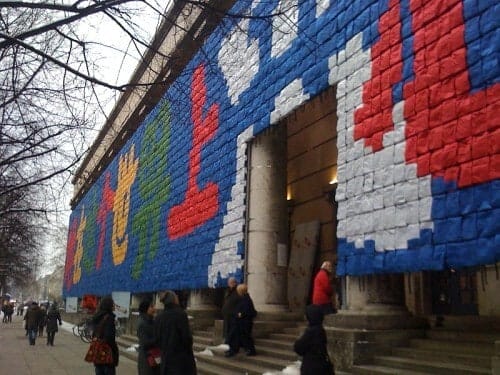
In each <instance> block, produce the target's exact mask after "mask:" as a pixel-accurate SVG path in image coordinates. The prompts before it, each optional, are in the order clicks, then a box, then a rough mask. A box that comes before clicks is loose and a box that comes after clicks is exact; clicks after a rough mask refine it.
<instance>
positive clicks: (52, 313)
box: [47, 303, 62, 346]
mask: <svg viewBox="0 0 500 375" xmlns="http://www.w3.org/2000/svg"><path fill="white" fill-rule="evenodd" d="M58 322H59V325H62V320H61V314H60V313H59V310H58V309H57V305H56V304H55V303H53V304H52V306H51V307H50V309H49V311H48V312H47V345H51V346H54V337H55V335H56V332H57V331H58V330H59V329H58V326H57V323H58Z"/></svg>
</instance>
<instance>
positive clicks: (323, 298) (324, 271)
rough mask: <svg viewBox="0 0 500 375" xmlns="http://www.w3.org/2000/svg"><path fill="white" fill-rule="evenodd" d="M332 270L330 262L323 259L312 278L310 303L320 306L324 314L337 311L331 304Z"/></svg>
mask: <svg viewBox="0 0 500 375" xmlns="http://www.w3.org/2000/svg"><path fill="white" fill-rule="evenodd" d="M332 271H333V267H332V263H331V262H329V261H325V262H323V264H321V268H320V270H319V271H318V273H317V274H316V276H315V278H314V285H313V296H312V303H313V305H319V306H321V309H322V311H323V314H324V315H327V314H334V313H336V312H337V310H336V309H335V308H334V306H333V304H332V296H333V288H332V285H331V283H330V278H331V276H332Z"/></svg>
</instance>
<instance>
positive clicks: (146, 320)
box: [137, 300, 160, 375]
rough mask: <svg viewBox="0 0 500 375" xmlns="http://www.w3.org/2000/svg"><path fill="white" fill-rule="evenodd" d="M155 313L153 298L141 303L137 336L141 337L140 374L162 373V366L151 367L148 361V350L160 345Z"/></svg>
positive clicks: (153, 374)
mask: <svg viewBox="0 0 500 375" xmlns="http://www.w3.org/2000/svg"><path fill="white" fill-rule="evenodd" d="M154 314H155V307H154V305H153V302H152V301H151V300H144V301H142V302H141V303H140V304H139V320H138V322H137V338H138V339H139V349H138V358H137V370H138V374H139V375H159V374H160V366H156V367H151V366H150V365H149V364H148V361H147V351H148V350H149V349H151V348H153V347H158V344H157V342H156V335H155V327H154V322H153V318H154Z"/></svg>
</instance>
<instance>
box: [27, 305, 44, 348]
mask: <svg viewBox="0 0 500 375" xmlns="http://www.w3.org/2000/svg"><path fill="white" fill-rule="evenodd" d="M42 316H43V314H42V311H41V310H40V307H39V306H38V303H36V302H32V303H31V306H30V307H29V308H28V311H26V314H25V315H24V320H25V321H26V331H27V333H28V339H29V343H30V345H35V341H36V336H37V334H38V326H39V325H40V320H41V319H42Z"/></svg>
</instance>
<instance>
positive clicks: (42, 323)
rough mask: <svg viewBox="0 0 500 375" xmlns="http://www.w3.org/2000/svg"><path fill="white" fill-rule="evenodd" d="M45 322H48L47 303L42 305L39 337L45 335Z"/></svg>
mask: <svg viewBox="0 0 500 375" xmlns="http://www.w3.org/2000/svg"><path fill="white" fill-rule="evenodd" d="M45 324H47V308H46V307H45V305H42V306H41V307H40V319H39V321H38V337H42V336H43V329H44V328H45Z"/></svg>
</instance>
